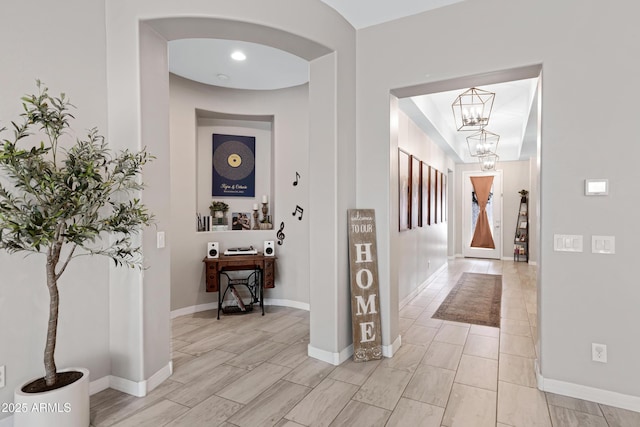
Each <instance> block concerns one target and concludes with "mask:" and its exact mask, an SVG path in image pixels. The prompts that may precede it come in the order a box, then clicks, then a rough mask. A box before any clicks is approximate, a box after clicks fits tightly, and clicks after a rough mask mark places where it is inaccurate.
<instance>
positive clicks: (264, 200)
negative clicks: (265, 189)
mask: <svg viewBox="0 0 640 427" xmlns="http://www.w3.org/2000/svg"><path fill="white" fill-rule="evenodd" d="M262 203H267V195H266V194H265V195H264V196H262Z"/></svg>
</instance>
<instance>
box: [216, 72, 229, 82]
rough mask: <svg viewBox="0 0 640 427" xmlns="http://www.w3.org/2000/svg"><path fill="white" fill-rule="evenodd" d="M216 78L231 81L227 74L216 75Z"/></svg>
mask: <svg viewBox="0 0 640 427" xmlns="http://www.w3.org/2000/svg"><path fill="white" fill-rule="evenodd" d="M216 77H217V78H219V79H220V80H229V76H227V75H226V74H222V73H220V74H216Z"/></svg>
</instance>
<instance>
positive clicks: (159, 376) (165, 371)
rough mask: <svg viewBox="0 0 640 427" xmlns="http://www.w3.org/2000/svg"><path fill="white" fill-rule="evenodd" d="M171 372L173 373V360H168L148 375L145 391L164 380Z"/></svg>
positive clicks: (150, 389)
mask: <svg viewBox="0 0 640 427" xmlns="http://www.w3.org/2000/svg"><path fill="white" fill-rule="evenodd" d="M171 374H173V362H172V361H169V363H167V364H166V365H164V366H163V367H162V368H161V369H160V370H159V371H158V372H156V373H155V374H153V375H151V376H150V377H149V379H148V380H147V393H149V392H150V391H152V390H153V389H154V388H156V387H158V386H159V385H160V384H162V383H163V382H165V380H167V379H168V378H169V377H170V376H171Z"/></svg>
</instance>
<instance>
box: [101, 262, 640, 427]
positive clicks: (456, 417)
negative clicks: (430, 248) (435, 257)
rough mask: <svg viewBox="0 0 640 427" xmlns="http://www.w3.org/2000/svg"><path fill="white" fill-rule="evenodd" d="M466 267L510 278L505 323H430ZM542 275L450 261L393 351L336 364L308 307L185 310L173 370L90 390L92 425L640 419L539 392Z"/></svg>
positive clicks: (412, 309)
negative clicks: (144, 390) (311, 350)
mask: <svg viewBox="0 0 640 427" xmlns="http://www.w3.org/2000/svg"><path fill="white" fill-rule="evenodd" d="M463 272H475V273H487V274H502V276H503V294H502V313H501V317H502V319H501V328H500V329H498V328H489V327H484V326H477V325H469V324H461V323H454V322H446V321H445V322H443V321H441V320H435V319H431V315H432V314H433V313H434V312H435V311H436V309H437V308H438V306H439V305H440V303H441V302H442V301H443V300H444V298H445V297H446V295H447V294H448V292H449V291H450V289H451V288H452V287H453V286H454V285H455V283H456V282H457V280H458V278H459V277H460V275H461V273H463ZM535 274H536V270H535V267H532V266H529V265H527V264H525V263H513V262H511V261H490V260H478V259H455V260H450V261H449V263H448V266H447V268H445V269H443V270H442V271H440V272H439V273H438V274H436V275H435V277H434V278H433V279H432V280H430V282H429V284H428V286H427V287H426V288H425V289H424V290H422V291H421V292H420V294H419V295H417V296H416V297H415V298H413V300H412V301H411V302H410V303H409V304H407V305H406V306H405V307H403V308H402V309H401V310H400V328H401V334H402V347H401V348H400V350H399V351H398V352H397V354H396V355H395V357H393V358H391V359H383V360H381V361H371V362H366V363H354V362H352V361H351V360H348V361H346V362H344V363H343V364H342V365H340V366H337V367H336V366H332V365H330V364H327V363H324V362H321V361H318V360H316V359H312V358H309V357H307V355H306V354H307V344H308V339H309V336H308V329H309V313H308V312H305V311H301V310H296V309H291V308H286V307H276V306H270V307H267V314H266V315H265V317H262V316H260V314H259V312H258V311H256V312H254V313H251V314H247V315H244V316H223V317H222V318H221V319H220V320H219V321H216V319H215V317H216V316H215V314H216V313H215V311H208V312H202V313H197V314H194V315H187V316H182V317H179V318H177V319H174V320H173V337H174V338H173V342H172V345H173V362H174V374H173V376H172V377H171V378H169V380H167V381H165V382H164V383H163V384H161V385H160V386H159V387H158V388H157V389H155V390H154V391H152V392H151V393H150V394H149V395H147V396H146V397H144V398H136V397H133V396H129V395H126V394H124V393H121V392H118V391H115V390H112V389H108V390H105V391H103V392H100V393H98V394H96V395H94V396H92V398H91V420H92V425H93V426H95V427H99V426H100V427H102V426H118V427H124V426H154V427H156V426H190V427H191V426H217V425H220V426H228V427H229V426H251V427H254V426H273V425H275V426H280V427H284V426H286V427H295V426H301V425H302V426H316V425H317V426H328V425H332V426H350V427H352V426H365V427H371V426H427V427H431V426H433V427H439V426H447V427H453V426H463V427H482V426H491V427H507V426H512V427H528V426H553V427H573V426H575V427H591V426H603V427H606V426H609V427H634V426H638V425H640V413H635V412H631V411H626V410H622V409H617V408H612V407H608V406H605V405H599V404H596V403H592V402H586V401H581V400H577V399H571V398H567V397H562V396H558V395H554V394H550V393H543V392H540V391H538V390H537V388H536V379H535V374H534V360H535V351H536V350H535V347H534V340H533V338H532V337H535V336H536V335H537V331H536V309H537V307H536V277H535Z"/></svg>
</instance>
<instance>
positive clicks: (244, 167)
mask: <svg viewBox="0 0 640 427" xmlns="http://www.w3.org/2000/svg"><path fill="white" fill-rule="evenodd" d="M212 163H213V174H212V190H211V195H212V196H223V197H254V196H255V186H256V138H255V137H253V136H238V135H222V134H218V133H214V134H213V162H212Z"/></svg>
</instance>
